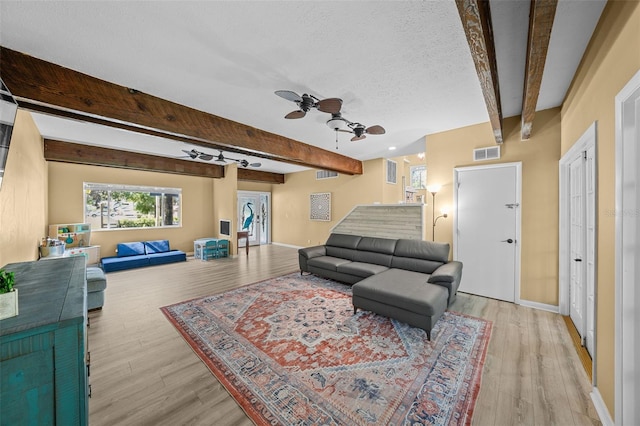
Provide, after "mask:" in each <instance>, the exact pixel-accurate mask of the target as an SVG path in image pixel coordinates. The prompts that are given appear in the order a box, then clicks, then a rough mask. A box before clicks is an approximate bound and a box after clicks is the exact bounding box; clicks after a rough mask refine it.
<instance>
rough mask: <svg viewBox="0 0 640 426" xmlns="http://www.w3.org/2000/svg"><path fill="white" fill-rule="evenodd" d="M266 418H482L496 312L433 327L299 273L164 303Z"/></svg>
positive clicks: (237, 393)
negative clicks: (478, 405) (480, 398)
mask: <svg viewBox="0 0 640 426" xmlns="http://www.w3.org/2000/svg"><path fill="white" fill-rule="evenodd" d="M161 309H162V311H163V312H164V314H165V315H166V316H167V318H168V319H169V320H170V321H171V322H172V323H173V325H174V326H175V327H176V328H177V329H178V331H179V332H180V333H181V334H182V336H183V337H184V339H185V340H186V341H187V342H188V343H189V344H190V345H191V347H192V348H193V350H194V351H195V353H196V354H198V356H199V357H200V358H201V359H202V360H203V361H204V363H205V364H206V365H207V366H208V367H209V369H210V370H211V371H212V372H213V374H214V375H215V376H216V377H217V378H218V380H220V382H221V383H222V384H223V385H224V386H225V388H226V389H227V390H228V391H229V393H230V394H231V395H232V396H233V397H234V398H235V399H236V401H237V402H238V403H239V404H240V406H242V408H243V409H244V410H245V412H246V413H247V415H248V416H249V417H250V418H251V419H252V420H253V421H254V422H255V423H256V424H258V425H267V424H283V425H373V424H375V425H383V424H391V425H400V424H406V425H417V424H429V425H462V424H470V423H471V416H472V414H473V407H474V405H475V400H476V397H477V394H478V390H479V387H480V378H481V375H482V367H483V363H484V358H485V355H486V352H487V345H488V342H489V337H490V334H491V322H488V321H485V320H483V319H479V318H473V317H469V316H465V315H462V314H457V313H454V312H445V314H444V316H443V317H442V318H441V319H440V320H439V321H438V322H437V324H436V326H435V328H434V329H433V331H432V340H431V341H428V340H427V335H426V333H425V332H424V330H421V329H419V328H414V327H411V326H409V325H407V324H404V323H401V322H398V321H395V320H390V319H388V318H385V317H382V316H379V315H376V314H373V313H371V312H367V311H359V312H358V313H357V314H356V315H354V314H353V306H352V305H351V287H350V286H347V285H344V284H340V283H337V282H334V281H331V280H327V279H324V278H319V277H316V276H313V275H306V276H300V274H299V273H293V274H290V275H286V276H282V277H278V278H273V279H270V280H266V281H262V282H259V283H257V284H252V285H249V286H246V287H241V288H238V289H234V290H231V291H228V292H226V293H222V294H218V295H214V296H210V297H203V298H199V299H195V300H191V301H187V302H182V303H178V304H175V305H172V306H166V307H163V308H161Z"/></svg>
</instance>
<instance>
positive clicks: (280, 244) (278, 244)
mask: <svg viewBox="0 0 640 426" xmlns="http://www.w3.org/2000/svg"><path fill="white" fill-rule="evenodd" d="M271 244H273V245H274V246H282V247H291V248H294V249H301V248H302V247H301V246H294V245H292V244H284V243H276V242H275V241H271Z"/></svg>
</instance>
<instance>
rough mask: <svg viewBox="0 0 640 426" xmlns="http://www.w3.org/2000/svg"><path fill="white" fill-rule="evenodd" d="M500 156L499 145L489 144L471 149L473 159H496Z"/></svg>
mask: <svg viewBox="0 0 640 426" xmlns="http://www.w3.org/2000/svg"><path fill="white" fill-rule="evenodd" d="M498 158H500V147H499V146H490V147H487V148H478V149H474V150H473V161H485V160H497V159H498Z"/></svg>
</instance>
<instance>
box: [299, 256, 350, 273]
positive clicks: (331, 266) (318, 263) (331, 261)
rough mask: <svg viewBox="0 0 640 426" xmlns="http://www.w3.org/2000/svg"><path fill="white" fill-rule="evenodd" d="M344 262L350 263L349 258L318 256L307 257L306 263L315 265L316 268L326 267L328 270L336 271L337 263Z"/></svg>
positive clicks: (341, 263)
mask: <svg viewBox="0 0 640 426" xmlns="http://www.w3.org/2000/svg"><path fill="white" fill-rule="evenodd" d="M345 263H351V261H350V260H347V259H342V258H340V257H331V256H320V257H314V258H313V259H309V260H308V261H307V264H308V265H310V266H315V267H316V268H321V269H327V270H329V271H337V270H338V265H344V264H345Z"/></svg>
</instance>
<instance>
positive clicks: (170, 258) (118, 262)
mask: <svg viewBox="0 0 640 426" xmlns="http://www.w3.org/2000/svg"><path fill="white" fill-rule="evenodd" d="M116 251H117V253H118V255H117V256H112V257H103V258H102V259H101V261H100V262H101V263H102V269H103V270H104V271H105V272H113V271H122V270H124V269H131V268H140V267H143V266H150V265H163V264H165V263H173V262H184V261H186V260H187V254H186V253H185V252H183V251H180V250H171V248H170V247H169V240H156V241H140V242H132V243H120V244H118V248H117V249H116Z"/></svg>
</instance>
